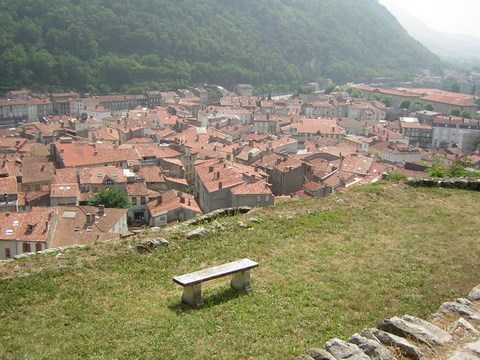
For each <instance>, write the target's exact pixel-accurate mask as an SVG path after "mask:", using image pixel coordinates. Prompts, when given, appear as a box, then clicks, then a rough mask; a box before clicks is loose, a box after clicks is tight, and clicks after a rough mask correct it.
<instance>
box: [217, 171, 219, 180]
mask: <svg viewBox="0 0 480 360" xmlns="http://www.w3.org/2000/svg"><path fill="white" fill-rule="evenodd" d="M217 179H220V171H217Z"/></svg>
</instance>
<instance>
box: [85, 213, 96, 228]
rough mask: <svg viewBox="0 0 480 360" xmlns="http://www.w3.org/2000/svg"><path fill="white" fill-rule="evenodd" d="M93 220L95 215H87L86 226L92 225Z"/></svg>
mask: <svg viewBox="0 0 480 360" xmlns="http://www.w3.org/2000/svg"><path fill="white" fill-rule="evenodd" d="M94 219H95V215H94V214H92V213H87V225H92V224H93V221H94Z"/></svg>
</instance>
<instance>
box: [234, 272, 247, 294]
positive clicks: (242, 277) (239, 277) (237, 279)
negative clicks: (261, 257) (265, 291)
mask: <svg viewBox="0 0 480 360" xmlns="http://www.w3.org/2000/svg"><path fill="white" fill-rule="evenodd" d="M230 286H231V287H232V288H233V289H235V290H238V291H245V292H250V291H251V290H252V287H251V286H250V270H245V271H240V272H237V273H235V274H233V278H232V281H231V283H230Z"/></svg>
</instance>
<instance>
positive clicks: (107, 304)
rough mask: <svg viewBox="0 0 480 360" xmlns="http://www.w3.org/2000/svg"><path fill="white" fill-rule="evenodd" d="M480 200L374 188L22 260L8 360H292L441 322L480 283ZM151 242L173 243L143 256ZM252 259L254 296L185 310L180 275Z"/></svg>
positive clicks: (209, 292) (2, 298)
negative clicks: (401, 325)
mask: <svg viewBox="0 0 480 360" xmlns="http://www.w3.org/2000/svg"><path fill="white" fill-rule="evenodd" d="M479 203H480V193H478V192H477V193H475V192H467V191H461V190H444V189H417V188H409V187H406V186H403V185H398V184H391V183H390V184H380V185H369V186H365V187H361V188H359V189H358V190H353V191H349V192H347V193H344V194H339V195H336V196H332V197H329V198H325V199H320V200H300V201H290V202H282V203H279V204H277V205H276V206H275V207H272V208H268V209H258V211H256V212H255V213H254V214H253V215H252V214H247V215H242V216H239V217H233V218H225V219H220V220H219V222H220V223H221V224H222V228H221V229H214V228H213V227H212V225H210V224H207V225H205V226H206V227H207V228H208V229H210V234H209V235H208V236H206V237H204V238H201V239H195V240H186V238H185V236H184V234H185V232H186V231H189V230H191V229H192V228H191V227H190V228H187V227H184V226H181V227H178V228H175V229H170V230H162V231H159V232H156V233H144V234H139V235H137V237H136V238H130V239H124V240H120V241H118V242H115V243H111V244H97V245H92V246H90V247H88V248H85V249H81V250H72V251H69V252H66V253H63V254H61V255H60V256H55V255H49V256H37V257H35V258H31V259H29V260H21V261H18V262H15V263H9V264H7V265H3V266H0V278H2V277H5V276H13V277H15V278H14V279H13V280H4V281H0V358H5V359H82V358H93V359H114V358H117V359H163V358H165V359H192V358H193V359H215V358H217V359H275V358H277V359H278V358H285V359H289V358H293V357H295V356H296V355H298V354H300V353H303V352H305V350H306V349H308V348H309V347H313V346H316V347H319V346H322V345H323V344H324V342H325V341H327V340H328V339H330V338H332V337H340V338H348V337H349V336H350V335H352V334H353V333H354V332H357V331H360V330H362V329H363V328H365V327H370V326H375V325H376V324H377V323H378V322H380V321H381V320H383V319H384V318H387V317H391V316H394V315H404V314H405V313H408V314H411V315H416V316H421V317H427V316H428V315H429V314H431V313H433V312H435V311H436V309H437V308H438V306H439V305H440V304H441V303H442V302H444V301H448V300H452V299H454V298H456V297H461V296H465V295H466V294H467V293H468V291H469V290H470V289H471V288H472V287H474V286H475V285H477V284H478V283H480V279H479V274H480V262H479V259H480V242H479V232H480V216H479V210H480V206H479V205H478V204H479ZM252 216H255V217H256V218H258V219H259V220H260V221H261V222H260V223H259V224H257V223H252V222H249V221H248V219H249V218H250V217H252ZM239 220H242V221H244V222H245V223H246V224H248V227H247V228H241V227H239V226H238V224H237V222H238V221H239ZM147 237H164V238H166V239H168V240H169V241H170V246H169V247H164V248H160V249H158V250H156V251H154V252H152V253H150V254H146V255H142V254H137V253H135V251H134V250H132V249H131V247H130V245H131V244H132V242H135V241H137V240H139V239H143V238H147ZM244 257H246V258H250V259H252V260H254V261H257V262H258V263H260V267H258V268H256V269H254V270H253V271H252V286H253V292H252V293H250V294H248V295H242V294H237V293H235V292H233V291H232V290H230V288H229V286H228V281H229V280H228V279H227V278H222V279H217V280H214V281H210V282H207V283H205V284H204V286H203V290H204V303H205V305H204V307H203V308H201V309H199V310H193V309H190V308H187V307H185V306H184V305H182V304H180V296H181V294H182V288H181V287H180V286H178V285H176V284H174V283H173V281H172V276H175V275H181V274H184V273H188V272H192V271H195V270H199V269H202V268H205V267H209V266H213V265H218V264H222V263H225V262H229V261H233V260H237V259H241V258H244ZM15 265H18V266H19V267H20V269H18V268H17V269H16V270H17V271H16V272H15V271H14V270H13V267H14V266H15ZM23 274H28V276H25V277H21V275H23Z"/></svg>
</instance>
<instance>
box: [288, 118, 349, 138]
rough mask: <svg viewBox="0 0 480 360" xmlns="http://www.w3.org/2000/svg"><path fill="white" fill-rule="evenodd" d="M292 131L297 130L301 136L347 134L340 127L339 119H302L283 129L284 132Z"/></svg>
mask: <svg viewBox="0 0 480 360" xmlns="http://www.w3.org/2000/svg"><path fill="white" fill-rule="evenodd" d="M290 129H296V130H297V132H298V133H299V134H316V133H317V132H320V133H321V134H322V135H342V134H344V133H345V129H344V128H342V127H340V126H338V124H337V119H302V120H300V122H297V123H293V124H291V125H287V126H285V127H283V128H282V130H284V131H288V130H290Z"/></svg>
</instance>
